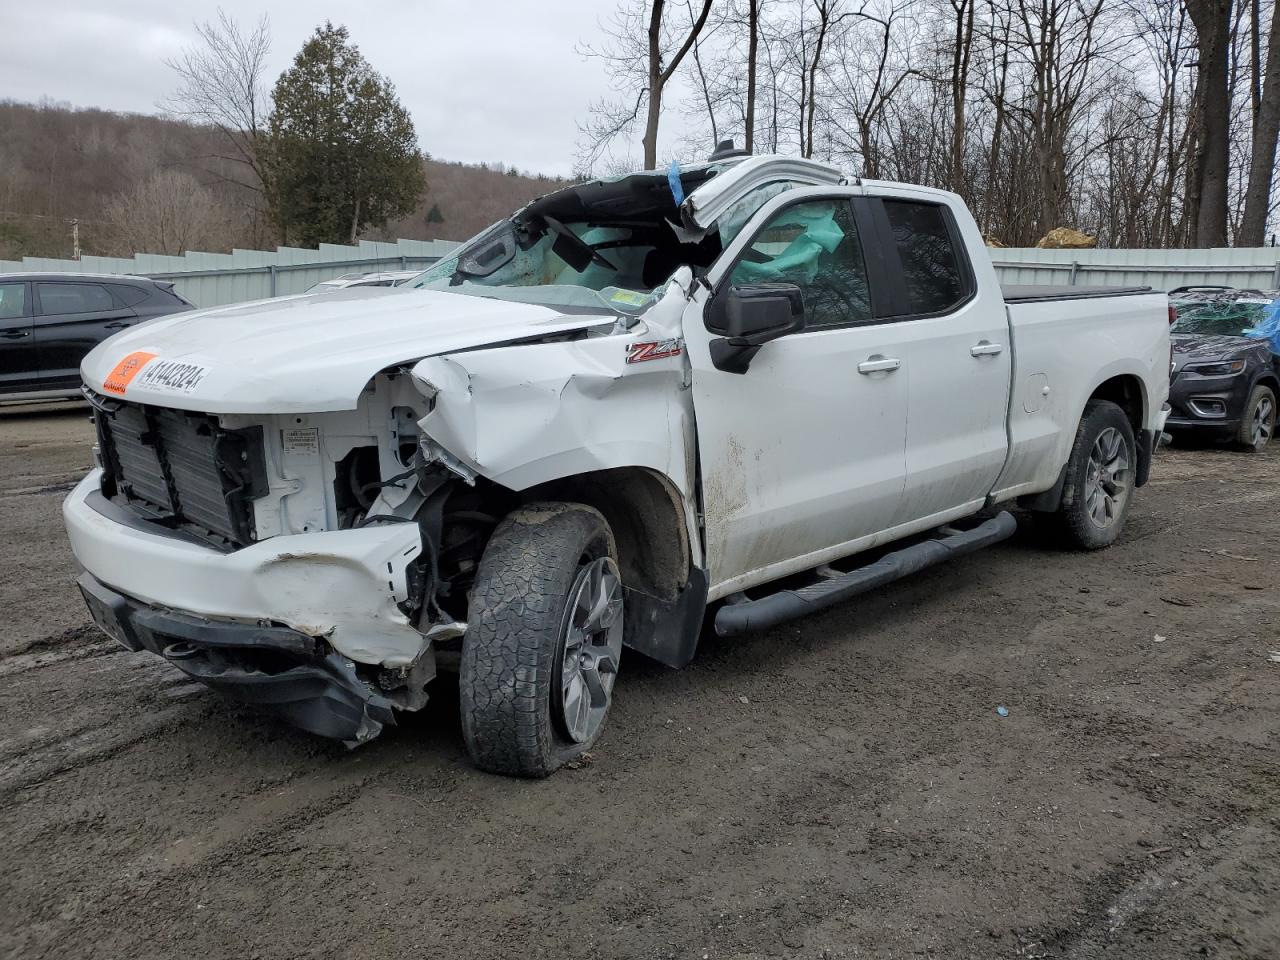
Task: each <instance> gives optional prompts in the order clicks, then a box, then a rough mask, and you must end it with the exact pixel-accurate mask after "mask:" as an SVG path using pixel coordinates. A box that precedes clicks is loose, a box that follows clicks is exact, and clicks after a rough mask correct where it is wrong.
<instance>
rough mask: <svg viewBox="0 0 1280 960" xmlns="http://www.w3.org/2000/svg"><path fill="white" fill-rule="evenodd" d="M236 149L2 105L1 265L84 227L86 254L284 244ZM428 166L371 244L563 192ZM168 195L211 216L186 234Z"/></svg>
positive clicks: (187, 133)
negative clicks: (260, 206)
mask: <svg viewBox="0 0 1280 960" xmlns="http://www.w3.org/2000/svg"><path fill="white" fill-rule="evenodd" d="M433 146H434V147H436V148H437V149H439V150H440V151H441V152H442V153H447V150H448V145H447V144H435V145H433ZM225 151H226V143H225V140H224V139H223V138H222V137H220V136H219V135H218V134H217V133H216V132H215V131H212V130H210V129H209V128H206V127H200V126H196V125H193V124H189V123H184V122H181V121H176V120H170V119H166V118H163V117H154V116H143V115H139V114H119V113H110V112H108V111H104V110H92V109H89V110H82V109H71V108H68V107H65V106H61V105H50V104H45V105H31V104H21V103H14V102H11V101H0V259H13V258H16V257H21V256H23V255H35V256H57V257H67V256H71V255H72V253H73V226H72V222H71V221H73V220H75V221H78V233H79V242H80V247H81V252H82V253H84V254H129V253H134V252H137V251H138V250H139V249H140V248H141V247H150V248H151V249H149V250H147V251H146V252H169V251H168V250H166V249H162V248H164V247H173V246H175V245H176V246H182V247H185V248H189V249H207V250H214V251H218V250H230V249H231V248H232V247H250V248H261V247H271V246H274V245H275V244H276V243H277V237H276V235H275V233H274V231H273V228H272V226H271V225H270V224H269V223H266V222H263V221H262V220H261V219H260V218H255V217H254V215H253V214H252V213H250V212H249V211H251V210H252V209H254V206H253V204H251V203H247V202H245V201H246V187H245V186H244V185H242V184H241V183H239V182H238V181H237V178H239V177H242V176H243V167H242V166H241V165H238V164H235V163H233V162H230V161H229V160H228V159H227V158H225V157H224V156H223V155H222V154H224V153H225ZM423 166H424V168H425V174H426V178H427V191H426V193H424V194H423V196H422V199H421V201H420V202H419V204H418V208H417V209H416V210H415V211H414V212H413V214H411V215H410V216H407V217H404V218H401V219H398V220H394V221H392V222H390V223H388V224H387V226H386V227H385V228H384V229H381V230H371V231H368V232H367V233H365V234H362V236H364V237H366V238H369V239H393V238H396V237H406V238H411V239H437V238H438V239H449V240H464V239H466V238H467V237H470V236H471V235H472V234H474V233H476V232H477V231H478V230H480V229H481V228H483V227H485V226H487V225H488V224H490V223H492V222H493V221H494V220H497V219H499V218H500V217H501V216H503V215H504V214H506V213H509V212H510V211H511V210H512V209H514V208H515V207H517V206H519V205H520V204H521V203H523V202H525V201H527V200H530V199H532V198H534V197H536V196H538V195H540V194H542V193H546V192H547V191H549V190H552V189H555V188H556V187H557V186H558V185H559V184H560V181H558V180H555V179H553V178H550V177H544V176H530V175H527V174H523V173H518V172H516V171H515V170H509V169H508V168H506V167H504V166H502V165H501V164H495V165H493V166H488V165H482V166H474V165H469V164H459V163H449V162H448V161H444V160H437V159H434V158H427V159H425V160H424V161H423ZM162 174H163V175H162ZM165 191H168V192H170V193H173V192H178V193H179V194H180V195H181V197H182V198H183V199H182V202H183V205H184V206H185V207H186V208H187V209H188V210H190V211H198V212H199V214H200V215H199V216H194V217H187V218H184V221H183V223H182V224H181V229H182V230H184V231H186V232H185V233H184V234H183V235H182V236H180V237H174V236H173V235H172V231H173V230H174V229H176V227H175V225H174V224H173V223H172V222H167V221H169V219H170V218H166V217H165V216H164V215H163V212H164V210H166V209H167V208H169V207H170V206H171V204H167V203H165V202H164V199H165V198H164V197H163V196H162V195H161V196H157V194H163V193H164V192H165ZM172 252H177V251H176V249H174V250H173V251H172Z"/></svg>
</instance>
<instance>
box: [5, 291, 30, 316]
mask: <svg viewBox="0 0 1280 960" xmlns="http://www.w3.org/2000/svg"><path fill="white" fill-rule="evenodd" d="M26 309H27V285H26V284H25V283H0V320H16V319H17V318H18V317H23V316H26Z"/></svg>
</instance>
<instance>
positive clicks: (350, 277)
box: [307, 270, 422, 293]
mask: <svg viewBox="0 0 1280 960" xmlns="http://www.w3.org/2000/svg"><path fill="white" fill-rule="evenodd" d="M421 273H422V271H421V270H395V271H392V272H384V273H348V274H344V275H343V276H341V277H334V278H333V279H332V280H321V281H320V282H319V283H317V284H314V285H312V286H311V287H308V288H307V293H320V292H322V291H325V290H342V289H345V288H346V287H400V286H404V284H406V283H408V282H409V281H410V280H412V279H413V278H414V277H416V276H418V275H420V274H421Z"/></svg>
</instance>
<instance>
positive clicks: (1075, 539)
mask: <svg viewBox="0 0 1280 960" xmlns="http://www.w3.org/2000/svg"><path fill="white" fill-rule="evenodd" d="M1137 463H1138V459H1137V445H1136V444H1135V443H1134V440H1133V426H1132V425H1131V424H1130V423H1129V418H1128V417H1126V416H1125V414H1124V411H1123V410H1121V409H1120V408H1119V407H1118V406H1116V405H1115V404H1114V403H1111V402H1110V401H1107V400H1090V401H1089V403H1088V404H1087V405H1086V406H1085V408H1084V416H1083V417H1081V418H1080V426H1079V427H1078V428H1077V429H1076V437H1075V442H1074V443H1073V444H1072V445H1071V455H1070V457H1069V458H1068V459H1067V473H1066V481H1065V483H1064V485H1063V488H1062V502H1061V503H1060V504H1059V506H1058V509H1057V511H1056V512H1054V513H1052V514H1050V515H1049V517H1048V518H1047V519H1048V521H1049V523H1050V524H1051V525H1052V526H1053V527H1055V528H1056V530H1057V532H1058V534H1059V535H1060V537H1061V539H1062V540H1063V541H1064V542H1065V544H1066V545H1068V546H1071V547H1074V548H1076V549H1080V550H1100V549H1102V548H1103V547H1109V546H1111V544H1112V543H1114V542H1115V540H1116V537H1118V536H1120V531H1121V530H1122V529H1123V528H1124V521H1125V517H1126V516H1127V515H1128V512H1129V501H1130V500H1132V499H1133V489H1134V488H1133V482H1134V478H1135V476H1136V475H1137Z"/></svg>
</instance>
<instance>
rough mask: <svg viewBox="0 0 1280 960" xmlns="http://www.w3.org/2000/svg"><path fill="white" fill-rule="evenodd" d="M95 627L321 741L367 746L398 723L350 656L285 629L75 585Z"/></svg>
mask: <svg viewBox="0 0 1280 960" xmlns="http://www.w3.org/2000/svg"><path fill="white" fill-rule="evenodd" d="M77 585H78V586H79V587H80V592H81V593H82V594H83V595H84V599H85V603H86V604H87V605H88V607H89V613H90V615H91V616H92V617H93V619H94V622H96V623H97V624H98V626H99V627H101V628H102V630H103V632H105V633H106V634H107V635H108V636H110V637H112V638H114V639H116V640H118V641H119V642H120V643H122V644H124V646H126V647H128V648H129V649H130V650H149V651H151V652H152V653H155V654H158V655H159V656H162V657H164V658H165V659H166V660H168V661H169V662H170V663H172V664H173V665H174V666H175V667H177V668H178V669H179V670H181V671H182V672H183V673H185V674H187V675H188V676H189V677H191V678H193V679H195V680H199V681H200V682H201V683H204V684H207V685H208V686H210V687H212V688H214V689H215V690H218V691H220V692H221V693H224V694H226V695H227V696H229V697H231V698H233V699H235V700H241V701H243V702H246V703H253V704H257V705H260V706H263V707H267V708H269V709H271V710H273V711H274V712H276V713H278V714H280V715H281V716H283V717H284V718H285V719H286V720H288V721H289V722H290V723H292V724H293V725H294V726H297V727H300V728H301V729H303V730H306V731H309V732H310V733H314V734H318V735H320V736H322V737H332V738H334V739H337V740H343V741H346V742H347V743H348V744H350V745H353V746H354V745H355V744H358V743H363V742H364V741H366V740H369V739H371V738H373V737H375V736H377V735H378V733H379V732H380V731H381V730H382V728H383V726H384V725H386V724H393V723H395V714H394V711H393V708H392V704H391V702H390V701H389V700H388V699H387V698H386V697H385V696H383V695H382V694H381V693H379V692H378V691H377V690H376V689H375V688H374V687H372V686H371V685H370V684H368V683H366V682H365V681H364V680H362V679H360V677H358V676H357V674H356V668H355V665H354V664H352V663H351V661H350V660H348V659H347V658H346V657H343V656H341V655H339V654H337V653H334V652H332V651H330V650H328V648H327V646H326V645H325V644H324V643H323V642H322V641H320V640H317V639H316V638H314V637H309V636H307V635H306V634H304V633H299V632H298V631H296V630H291V629H289V628H287V627H271V626H267V627H263V626H258V625H256V624H251V623H234V622H229V621H223V622H218V621H212V620H207V619H204V618H202V617H195V616H191V615H189V614H182V613H176V612H173V611H170V610H157V609H154V608H151V607H148V606H146V605H145V604H142V603H139V602H138V601H136V600H134V599H132V598H130V597H127V596H125V595H124V594H121V593H118V592H116V591H115V590H112V589H111V588H109V587H106V586H104V585H103V584H102V583H101V582H100V581H99V580H98V579H97V578H96V577H94V576H93V575H92V574H90V573H85V574H82V575H81V577H80V579H79V580H78V581H77Z"/></svg>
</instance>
